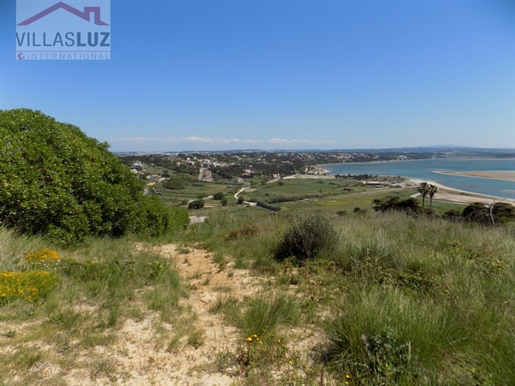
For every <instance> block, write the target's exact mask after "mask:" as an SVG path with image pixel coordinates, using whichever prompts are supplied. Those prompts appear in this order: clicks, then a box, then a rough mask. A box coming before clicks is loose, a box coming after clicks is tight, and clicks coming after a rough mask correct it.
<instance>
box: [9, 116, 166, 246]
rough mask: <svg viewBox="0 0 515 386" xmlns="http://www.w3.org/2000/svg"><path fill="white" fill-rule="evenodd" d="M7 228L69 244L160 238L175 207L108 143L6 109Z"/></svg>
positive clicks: (45, 118) (45, 119)
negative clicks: (147, 187) (154, 193)
mask: <svg viewBox="0 0 515 386" xmlns="http://www.w3.org/2000/svg"><path fill="white" fill-rule="evenodd" d="M0 138H1V141H0V171H1V172H0V225H4V226H7V227H11V228H16V229H17V230H19V231H21V232H23V233H27V234H43V235H47V236H49V237H51V238H53V239H56V240H59V241H61V242H64V243H73V242H77V241H80V240H82V239H83V238H84V237H86V236H114V237H117V236H122V235H125V234H127V233H131V232H136V233H145V234H150V235H158V234H162V233H163V232H165V231H166V230H167V228H168V225H169V222H170V215H169V213H168V211H167V209H166V208H165V207H164V206H163V205H162V204H161V203H160V202H159V201H158V200H157V199H156V198H151V197H147V196H144V195H143V194H142V192H143V185H142V182H141V181H139V180H138V179H137V178H136V177H135V176H134V175H133V174H132V173H131V172H130V171H129V169H128V168H126V167H125V166H123V165H122V164H121V163H120V162H119V161H118V159H117V157H116V156H115V155H113V154H112V153H110V152H109V151H108V145H107V143H100V142H98V141H97V140H96V139H93V138H89V137H87V136H86V135H85V134H84V133H83V132H82V131H81V130H80V129H79V128H78V127H76V126H73V125H71V124H66V123H60V122H57V121H56V120H55V119H53V118H52V117H49V116H47V115H44V114H42V113H41V112H38V111H33V110H29V109H15V110H5V111H0Z"/></svg>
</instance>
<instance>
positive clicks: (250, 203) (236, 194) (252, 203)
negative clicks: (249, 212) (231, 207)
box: [234, 186, 256, 206]
mask: <svg viewBox="0 0 515 386" xmlns="http://www.w3.org/2000/svg"><path fill="white" fill-rule="evenodd" d="M247 189H250V186H247V187H246V188H241V189H240V190H238V191H237V192H236V193H235V194H234V198H235V199H236V200H237V199H238V194H240V193H241V192H243V191H245V190H247ZM243 203H244V204H247V205H250V206H256V203H255V202H248V201H243Z"/></svg>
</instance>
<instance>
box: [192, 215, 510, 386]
mask: <svg viewBox="0 0 515 386" xmlns="http://www.w3.org/2000/svg"><path fill="white" fill-rule="evenodd" d="M224 216H225V217H224V218H221V217H217V216H216V214H214V215H213V216H212V217H210V220H212V222H210V223H207V224H204V225H203V228H202V229H199V230H197V231H194V232H199V234H200V233H202V237H203V238H202V239H198V238H197V240H199V241H200V240H201V241H202V243H203V245H205V246H207V247H208V248H210V249H212V250H215V251H216V250H219V249H220V250H223V251H224V253H226V254H228V255H232V256H235V258H236V259H241V260H243V261H246V262H250V264H247V266H251V267H255V268H257V269H258V270H260V271H266V272H269V273H271V274H273V275H277V276H278V280H277V281H276V283H277V284H276V286H277V287H278V288H282V289H286V290H288V288H289V287H291V286H294V288H295V289H296V291H297V292H299V293H300V294H301V296H303V297H304V298H305V299H311V301H312V302H315V304H316V306H317V308H318V314H320V313H321V312H324V313H326V314H327V313H328V312H329V315H330V316H328V317H326V318H325V322H323V323H324V326H325V328H326V332H327V334H328V337H329V339H328V341H327V359H328V362H329V363H331V368H333V369H337V374H338V375H341V376H343V375H344V374H345V373H346V372H347V375H349V376H350V375H352V376H353V379H354V381H355V383H357V384H364V385H365V384H463V385H465V384H467V385H468V384H492V385H505V384H510V382H511V381H512V380H513V379H515V368H514V367H513V366H512V365H511V364H510V363H511V361H512V360H513V347H515V309H514V308H513V304H515V291H514V290H513V289H514V288H515V259H514V256H515V227H514V226H513V224H507V225H506V226H503V227H495V228H483V227H481V226H476V225H470V224H460V223H453V222H448V221H445V220H440V219H426V218H418V219H416V218H410V217H406V216H405V215H403V214H399V213H386V214H381V215H370V216H357V215H347V216H343V217H339V216H336V215H334V216H327V217H325V220H324V221H326V222H327V223H331V224H333V226H334V228H335V230H336V233H337V235H338V236H337V240H336V241H335V242H334V243H335V245H334V246H333V248H331V249H330V250H329V251H328V252H327V253H324V254H319V256H318V259H316V260H314V261H312V262H311V261H310V262H306V263H304V264H302V265H301V266H299V267H297V268H295V270H292V268H291V267H290V266H289V260H287V261H285V262H284V263H279V262H277V261H276V260H275V259H274V252H275V251H276V250H277V249H276V248H277V246H278V245H279V244H280V243H281V240H284V238H283V237H284V235H286V234H287V233H288V232H289V231H291V230H292V229H296V228H295V226H296V223H295V218H294V217H290V216H287V215H286V216H285V215H279V216H277V215H271V216H270V215H264V214H262V213H260V212H259V211H258V210H257V209H256V210H254V209H250V208H249V209H247V211H246V212H241V213H226V214H224ZM232 216H233V217H232ZM292 224H293V225H292ZM249 226H251V227H252V229H254V232H253V234H252V235H248V234H246V233H245V232H242V233H238V232H236V231H235V230H241V229H245V227H249ZM231 232H232V234H234V235H236V236H235V237H227V235H228V234H231ZM190 237H192V239H196V235H195V234H194V233H191V234H190ZM312 314H313V315H315V314H317V311H314V312H312ZM249 315H250V313H249ZM249 319H252V318H251V317H249ZM310 320H311V321H313V322H315V323H316V322H317V321H318V320H320V318H319V317H313V318H311V319H310ZM254 328H257V327H254ZM250 331H251V330H250V329H249V333H250ZM342 382H343V380H342Z"/></svg>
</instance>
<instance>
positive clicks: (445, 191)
mask: <svg viewBox="0 0 515 386" xmlns="http://www.w3.org/2000/svg"><path fill="white" fill-rule="evenodd" d="M383 162H396V161H379V162H377V163H383ZM356 163H361V162H356ZM325 165H326V164H324V165H316V171H317V172H318V173H320V174H310V175H298V174H297V175H294V176H289V178H324V179H326V178H334V177H335V176H334V174H331V173H333V172H332V171H330V170H327V169H325V168H324V166H325ZM327 165H333V164H327ZM334 165H338V164H334ZM322 173H328V174H326V175H322ZM438 173H441V174H454V173H453V172H451V173H446V172H438ZM459 175H460V176H461V175H463V176H464V177H476V178H482V177H477V176H467V175H464V174H459ZM386 176H389V175H386ZM401 177H403V178H405V179H406V180H405V181H404V182H403V183H401V186H402V187H406V188H408V187H413V186H415V185H419V184H420V183H421V182H427V183H428V184H432V185H435V186H437V187H438V193H437V194H436V195H435V197H434V200H436V201H448V202H456V203H461V204H471V203H474V202H481V203H483V204H492V203H494V202H504V203H507V204H510V205H513V206H515V199H511V198H506V197H499V196H491V195H487V194H480V193H474V192H470V191H466V190H461V189H456V188H451V187H448V186H446V185H443V184H441V183H438V182H436V181H429V180H425V179H420V178H414V177H407V176H401ZM483 178H488V177H483ZM490 178H493V177H490ZM496 179H497V178H496ZM503 180H504V181H506V180H505V179H503ZM508 181H510V180H508Z"/></svg>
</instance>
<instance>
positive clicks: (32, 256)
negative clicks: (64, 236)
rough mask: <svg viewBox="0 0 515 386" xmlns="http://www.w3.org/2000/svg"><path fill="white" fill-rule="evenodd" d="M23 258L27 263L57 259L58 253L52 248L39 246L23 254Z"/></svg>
mask: <svg viewBox="0 0 515 386" xmlns="http://www.w3.org/2000/svg"><path fill="white" fill-rule="evenodd" d="M25 260H27V261H28V262H29V263H45V262H48V261H59V253H58V252H57V251H55V250H53V249H48V248H40V249H39V250H37V251H36V252H29V253H27V254H25Z"/></svg>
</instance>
